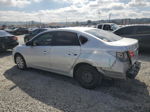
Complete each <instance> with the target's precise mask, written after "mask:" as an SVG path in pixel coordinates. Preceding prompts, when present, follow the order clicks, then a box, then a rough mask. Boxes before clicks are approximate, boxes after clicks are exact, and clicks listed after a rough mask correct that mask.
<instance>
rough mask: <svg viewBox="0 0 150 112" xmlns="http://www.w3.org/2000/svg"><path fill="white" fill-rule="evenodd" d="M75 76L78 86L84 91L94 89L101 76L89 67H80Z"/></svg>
mask: <svg viewBox="0 0 150 112" xmlns="http://www.w3.org/2000/svg"><path fill="white" fill-rule="evenodd" d="M75 75H76V79H77V80H78V82H79V83H80V85H81V86H82V87H84V88H86V89H94V88H96V87H97V85H98V84H99V83H101V81H102V74H100V73H99V72H98V71H97V69H96V68H94V67H92V66H90V65H81V66H80V67H79V68H78V69H77V71H76V74H75Z"/></svg>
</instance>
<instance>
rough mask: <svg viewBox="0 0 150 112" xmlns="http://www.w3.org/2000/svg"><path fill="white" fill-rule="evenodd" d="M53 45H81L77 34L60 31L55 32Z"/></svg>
mask: <svg viewBox="0 0 150 112" xmlns="http://www.w3.org/2000/svg"><path fill="white" fill-rule="evenodd" d="M53 45H54V46H78V45H80V44H79V39H78V36H77V34H76V33H73V32H66V31H58V32H55V37H54V42H53Z"/></svg>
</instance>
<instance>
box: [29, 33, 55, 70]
mask: <svg viewBox="0 0 150 112" xmlns="http://www.w3.org/2000/svg"><path fill="white" fill-rule="evenodd" d="M52 38H53V33H44V34H41V35H39V36H37V37H36V38H34V39H33V40H32V42H33V46H28V48H27V53H28V54H27V56H28V62H29V63H30V65H31V66H33V67H36V68H39V67H40V68H50V56H51V48H52V47H51V42H52Z"/></svg>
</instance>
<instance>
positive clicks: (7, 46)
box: [6, 42, 19, 49]
mask: <svg viewBox="0 0 150 112" xmlns="http://www.w3.org/2000/svg"><path fill="white" fill-rule="evenodd" d="M17 45H19V43H18V42H12V43H7V45H6V48H7V49H12V48H14V47H16V46H17Z"/></svg>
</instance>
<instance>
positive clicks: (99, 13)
mask: <svg viewBox="0 0 150 112" xmlns="http://www.w3.org/2000/svg"><path fill="white" fill-rule="evenodd" d="M100 15H101V12H100V11H98V16H99V23H100V18H101V16H100Z"/></svg>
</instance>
